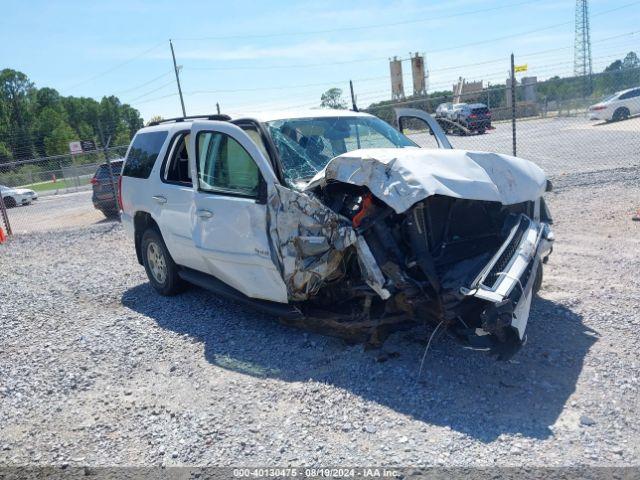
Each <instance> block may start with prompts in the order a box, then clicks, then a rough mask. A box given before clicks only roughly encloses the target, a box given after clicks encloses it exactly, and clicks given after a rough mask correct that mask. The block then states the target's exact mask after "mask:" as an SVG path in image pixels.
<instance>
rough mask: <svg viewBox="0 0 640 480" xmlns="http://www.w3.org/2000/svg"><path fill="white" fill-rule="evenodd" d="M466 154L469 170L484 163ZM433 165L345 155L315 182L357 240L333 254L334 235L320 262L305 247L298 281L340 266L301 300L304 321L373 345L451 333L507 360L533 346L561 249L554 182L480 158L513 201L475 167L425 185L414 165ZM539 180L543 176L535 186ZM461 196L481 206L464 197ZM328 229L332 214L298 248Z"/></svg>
mask: <svg viewBox="0 0 640 480" xmlns="http://www.w3.org/2000/svg"><path fill="white" fill-rule="evenodd" d="M378 153H379V152H378ZM429 154H430V153H429ZM395 155H396V156H397V153H396V154H395ZM447 155H450V156H451V154H447ZM462 155H465V156H466V160H465V161H467V160H469V159H470V158H471V156H472V155H476V154H472V155H470V154H467V153H464V152H462ZM424 156H425V152H424V151H420V152H418V153H416V152H412V153H410V154H408V155H405V157H406V158H404V159H402V160H399V159H396V158H393V159H387V160H385V159H384V158H381V155H380V154H379V155H377V158H376V159H372V158H369V159H360V161H356V162H353V161H352V160H354V156H353V155H352V156H351V157H350V158H347V159H342V160H341V159H340V157H337V158H336V159H334V161H332V163H330V164H329V166H328V167H327V169H326V171H325V172H323V174H322V178H321V180H319V181H316V182H315V183H314V182H312V183H311V184H310V186H309V188H308V192H307V193H308V194H309V195H311V196H313V198H314V199H315V200H318V201H319V202H320V203H321V204H322V205H323V208H324V207H326V209H328V210H329V211H330V212H332V215H333V216H334V218H333V220H332V222H335V223H336V227H334V228H333V230H332V231H333V232H336V231H337V228H338V227H337V225H340V227H339V228H340V229H341V230H340V231H341V234H340V235H339V237H341V238H345V239H346V238H348V241H346V242H345V241H342V242H340V243H341V245H340V248H339V249H336V248H332V247H331V243H332V242H333V244H336V235H335V234H334V235H333V236H332V240H331V241H330V242H325V243H324V247H323V248H321V249H320V250H319V251H316V252H313V253H314V254H315V255H306V256H305V251H304V250H303V249H300V248H298V250H297V253H296V254H295V255H296V256H297V263H296V264H297V265H298V269H297V270H296V272H295V275H296V276H297V277H298V278H300V274H301V272H303V271H304V272H306V273H308V272H317V271H318V269H317V266H318V265H317V264H318V262H317V260H318V259H319V258H322V257H321V256H319V254H321V255H323V256H324V257H325V258H327V254H328V253H331V255H332V257H331V262H330V263H331V269H330V271H326V272H325V273H326V275H325V276H324V277H322V278H320V277H318V276H317V275H316V276H315V277H314V280H313V286H314V288H313V294H312V295H305V296H303V297H301V296H300V292H301V290H300V289H298V290H297V291H295V292H293V291H290V295H291V297H292V298H293V297H294V295H296V294H297V295H298V296H297V298H304V300H305V301H304V302H303V303H301V304H300V308H301V310H302V311H303V312H304V318H303V319H300V320H299V321H298V322H297V323H298V324H301V325H303V326H305V327H306V328H310V329H313V330H317V331H322V332H325V333H333V334H338V335H340V336H342V337H347V338H352V339H354V340H358V341H366V342H370V343H374V344H376V343H378V344H379V343H380V342H382V341H383V340H384V338H385V337H386V335H388V334H389V333H391V332H393V331H395V330H398V329H404V328H408V327H411V326H413V325H416V324H420V323H424V322H429V323H431V324H433V325H434V326H435V325H438V324H441V325H442V326H443V327H445V328H446V330H447V331H448V332H449V333H450V334H451V335H452V336H454V337H455V338H456V339H458V340H459V341H461V342H462V343H463V345H464V346H466V347H468V348H474V349H479V350H487V351H490V352H492V353H494V354H496V355H497V356H498V357H499V358H501V359H507V358H509V357H511V356H512V355H513V354H514V353H515V352H517V350H518V349H519V347H520V346H521V345H522V344H523V343H524V342H525V340H526V333H525V327H526V324H527V320H528V316H529V309H530V306H531V300H532V296H533V295H534V294H535V292H536V291H537V289H538V288H539V287H540V282H541V276H542V263H543V262H546V260H547V258H548V255H549V254H550V253H551V250H552V244H553V239H554V237H553V233H552V232H551V229H550V224H551V223H552V221H551V218H550V215H549V212H548V209H547V207H546V204H545V202H544V199H543V197H542V194H541V193H543V192H544V186H545V185H546V179H544V178H543V177H540V176H539V175H537V174H538V172H537V171H533V173H531V174H527V175H524V176H523V175H520V178H519V175H518V168H520V167H526V165H524V164H518V163H517V162H515V163H514V165H515V167H514V168H511V167H509V164H510V162H512V160H511V158H506V157H500V158H494V159H493V160H491V162H488V160H487V159H486V158H484V157H479V156H477V155H476V157H475V158H474V160H473V161H474V162H475V166H476V167H477V166H478V165H479V164H482V161H483V158H484V160H487V162H488V163H487V162H485V163H486V165H484V167H486V169H485V170H486V171H488V172H489V173H490V174H492V175H494V176H495V175H500V176H501V177H500V178H502V176H505V180H504V181H506V182H508V184H509V185H510V186H511V188H513V189H514V192H513V194H510V193H509V192H508V191H506V190H505V189H504V188H502V190H501V187H502V186H501V185H497V183H499V181H498V179H497V177H494V178H489V177H487V178H484V179H482V178H481V176H479V175H478V173H477V172H473V170H472V169H471V173H470V174H469V175H471V177H470V179H469V181H468V182H462V183H460V182H461V178H462V177H461V176H460V175H458V176H455V175H452V174H451V173H450V172H449V177H451V178H453V179H454V181H455V182H457V183H456V184H455V185H454V184H453V183H451V182H447V181H446V180H444V176H438V172H437V171H436V172H435V173H434V174H432V175H431V177H429V178H426V177H425V176H424V175H422V176H421V174H420V173H419V169H420V167H419V166H415V165H412V164H414V163H416V162H418V161H419V160H420V159H421V158H422V159H424V158H426V157H424ZM458 156H460V152H458ZM410 157H416V158H413V159H412V158H410ZM452 159H453V160H452ZM449 160H451V161H454V160H455V159H454V157H453V156H451V158H450V159H449ZM518 161H519V160H518ZM489 163H490V166H491V168H489ZM418 165H420V166H424V165H423V164H418ZM449 167H451V164H449ZM484 167H483V168H484ZM507 167H509V168H507ZM527 168H528V167H527ZM467 170H469V169H467ZM430 171H431V172H432V173H433V168H431V169H430ZM416 172H418V173H416ZM536 175H537V177H536ZM531 176H533V177H536V178H534V180H533V181H528V180H527V178H528V177H531ZM434 177H435V178H437V179H438V182H440V183H439V184H438V185H436V186H434V183H433V178H434ZM429 182H430V183H429ZM460 185H463V186H462V187H461V186H460ZM454 186H455V188H457V190H458V192H460V191H464V189H465V188H466V189H467V191H468V192H471V193H468V196H470V197H474V196H475V197H476V198H473V199H471V198H463V197H462V195H461V194H458V193H456V192H455V191H454V189H453V188H454ZM491 186H492V188H490V187H491ZM540 187H541V188H540ZM483 189H484V190H483ZM540 190H541V192H540ZM456 195H457V196H456ZM323 222H324V223H325V225H326V212H324V213H323V216H322V218H319V222H318V225H316V230H314V229H313V228H311V229H310V230H308V231H307V232H306V233H305V232H300V231H298V232H297V234H298V238H297V240H296V242H297V243H298V244H304V243H305V242H308V239H306V240H305V237H306V236H310V237H311V238H313V237H315V236H316V235H317V234H318V233H317V232H319V231H320V229H321V228H322V225H321V224H322V223H323ZM307 226H309V222H307ZM336 252H339V254H336ZM321 263H322V264H323V265H324V262H321ZM305 265H308V266H310V267H312V268H308V269H305ZM292 278H293V276H292ZM304 291H305V292H309V288H308V287H305V290H304Z"/></svg>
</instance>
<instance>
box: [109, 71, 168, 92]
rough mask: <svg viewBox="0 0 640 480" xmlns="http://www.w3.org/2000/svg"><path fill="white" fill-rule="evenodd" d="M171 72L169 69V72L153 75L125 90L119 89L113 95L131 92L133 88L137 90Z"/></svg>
mask: <svg viewBox="0 0 640 480" xmlns="http://www.w3.org/2000/svg"><path fill="white" fill-rule="evenodd" d="M172 73H173V71H169V72H165V73H163V74H162V75H158V76H157V77H153V78H152V79H151V80H149V81H146V82H144V83H141V84H140V85H137V86H135V87H131V88H127V89H126V90H120V91H119V92H116V93H114V95H116V96H117V95H122V94H123V93H129V92H133V91H135V90H138V89H140V88H142V87H146V86H147V85H150V84H152V83H154V82H156V81H158V80H160V79H161V78H164V77H166V76H167V75H171V74H172Z"/></svg>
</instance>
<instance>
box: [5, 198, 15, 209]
mask: <svg viewBox="0 0 640 480" xmlns="http://www.w3.org/2000/svg"><path fill="white" fill-rule="evenodd" d="M3 200H4V206H5V207H7V208H14V207H17V206H18V203H17V202H16V199H15V198H13V197H4V198H3Z"/></svg>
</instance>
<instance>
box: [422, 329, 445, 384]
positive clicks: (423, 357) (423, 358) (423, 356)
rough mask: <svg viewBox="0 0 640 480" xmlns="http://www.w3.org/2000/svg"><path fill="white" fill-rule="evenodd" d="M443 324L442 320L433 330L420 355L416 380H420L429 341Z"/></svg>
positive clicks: (429, 344)
mask: <svg viewBox="0 0 640 480" xmlns="http://www.w3.org/2000/svg"><path fill="white" fill-rule="evenodd" d="M443 323H444V320H442V321H441V322H440V323H439V324H438V326H437V327H436V328H435V329H434V330H433V332H432V333H431V336H430V337H429V341H428V342H427V347H426V348H425V349H424V353H423V354H422V360H421V361H420V370H418V379H420V376H421V375H422V367H423V366H424V360H425V358H427V352H428V351H429V347H430V346H431V341H432V340H433V337H435V336H436V333H437V332H438V329H439V328H440V326H441V325H442V324H443Z"/></svg>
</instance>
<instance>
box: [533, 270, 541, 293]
mask: <svg viewBox="0 0 640 480" xmlns="http://www.w3.org/2000/svg"><path fill="white" fill-rule="evenodd" d="M542 277H543V266H542V262H538V270H537V272H536V279H535V281H534V282H533V294H534V295H538V292H539V291H540V289H541V288H542Z"/></svg>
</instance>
